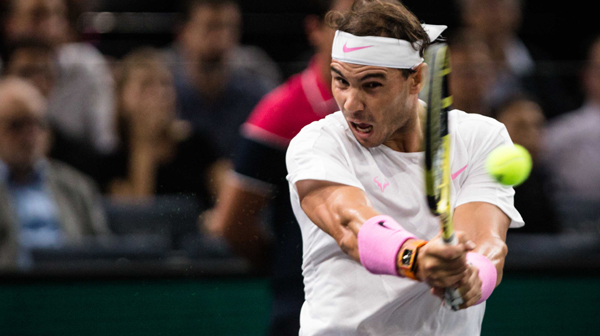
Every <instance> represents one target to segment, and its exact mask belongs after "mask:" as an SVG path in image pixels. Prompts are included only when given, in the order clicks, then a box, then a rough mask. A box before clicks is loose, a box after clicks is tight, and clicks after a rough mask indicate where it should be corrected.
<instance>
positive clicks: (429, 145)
mask: <svg viewBox="0 0 600 336" xmlns="http://www.w3.org/2000/svg"><path fill="white" fill-rule="evenodd" d="M425 62H426V63H427V64H428V65H429V76H428V78H427V82H426V85H425V87H424V92H423V95H422V97H423V98H425V101H426V102H427V113H426V117H425V134H424V136H425V189H426V194H427V204H428V205H429V210H430V211H431V213H432V214H434V215H435V216H439V218H440V221H441V224H442V238H443V239H444V242H445V243H446V244H448V245H456V244H458V240H457V238H456V236H455V234H454V225H453V223H452V209H451V208H450V183H451V181H452V180H451V179H450V134H449V128H448V112H449V111H450V109H451V105H452V95H451V94H450V91H449V90H448V77H449V75H450V55H449V52H448V46H447V45H446V44H445V43H434V44H432V45H431V46H430V47H429V48H428V49H427V50H426V52H425ZM445 299H446V304H447V306H448V307H451V308H452V310H458V306H459V305H461V304H462V303H463V300H462V297H461V295H460V293H459V292H458V290H457V289H446V293H445Z"/></svg>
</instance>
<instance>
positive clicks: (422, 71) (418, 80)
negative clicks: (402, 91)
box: [409, 62, 429, 94]
mask: <svg viewBox="0 0 600 336" xmlns="http://www.w3.org/2000/svg"><path fill="white" fill-rule="evenodd" d="M415 71H416V72H415V73H413V74H411V75H410V77H409V79H410V93H411V94H418V93H419V92H421V90H422V89H423V86H424V85H425V83H426V81H427V76H428V74H429V66H428V65H427V63H425V62H423V63H421V64H419V65H418V66H417V67H416V68H415Z"/></svg>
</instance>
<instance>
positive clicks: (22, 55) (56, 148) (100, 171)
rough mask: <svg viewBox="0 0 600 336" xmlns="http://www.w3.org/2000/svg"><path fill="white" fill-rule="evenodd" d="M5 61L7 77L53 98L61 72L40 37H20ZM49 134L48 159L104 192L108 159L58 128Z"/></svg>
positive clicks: (6, 50) (52, 51) (51, 49)
mask: <svg viewBox="0 0 600 336" xmlns="http://www.w3.org/2000/svg"><path fill="white" fill-rule="evenodd" d="M3 59H4V61H5V67H4V75H12V76H16V77H20V78H23V79H26V80H29V81H31V82H32V83H33V84H34V85H35V86H36V87H37V88H38V89H39V90H40V91H41V92H42V94H43V95H44V96H45V97H46V98H47V99H51V98H52V96H53V95H52V93H53V92H54V88H55V86H56V81H57V77H58V70H59V69H58V62H57V55H56V52H55V49H54V48H53V47H52V45H50V44H49V43H47V42H45V41H44V40H41V39H37V38H19V39H16V40H14V41H12V42H11V43H10V44H9V45H8V47H7V48H6V49H5V52H4V55H3ZM49 131H50V133H51V138H52V141H51V146H50V147H51V149H50V152H49V156H50V157H52V158H55V159H58V160H60V161H63V162H66V163H69V164H70V165H71V166H73V167H74V168H76V169H78V170H80V171H82V172H85V173H86V174H88V175H90V176H91V177H93V178H94V179H95V180H96V182H97V183H99V184H100V186H101V187H102V189H103V190H104V191H105V189H106V184H107V181H108V179H109V178H110V177H111V176H110V175H109V174H108V173H109V172H108V171H107V170H106V169H105V168H104V167H103V166H104V165H105V164H106V160H107V159H108V156H107V155H99V153H97V151H94V150H93V149H91V148H90V146H87V145H85V144H81V143H79V142H75V141H72V140H71V139H70V138H68V137H66V136H65V134H64V133H63V132H61V131H60V130H58V129H56V128H54V129H52V130H49Z"/></svg>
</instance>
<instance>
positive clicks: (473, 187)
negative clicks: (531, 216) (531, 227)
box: [456, 121, 524, 228]
mask: <svg viewBox="0 0 600 336" xmlns="http://www.w3.org/2000/svg"><path fill="white" fill-rule="evenodd" d="M478 124H479V126H486V127H476V128H477V129H478V130H477V131H476V132H475V134H473V137H469V139H468V140H467V141H465V145H466V147H467V152H468V153H469V163H468V167H469V168H468V170H467V171H466V172H465V173H466V174H467V176H466V179H465V180H464V182H463V183H462V185H461V187H460V190H459V191H458V193H457V198H456V207H458V206H459V205H462V204H465V203H470V202H486V203H491V204H493V205H495V206H497V207H498V208H500V210H502V211H503V212H504V213H505V214H506V215H507V216H508V217H509V218H510V219H511V223H510V227H511V228H518V227H522V226H523V225H524V222H523V218H522V217H521V215H520V214H519V212H518V211H517V209H516V208H515V206H514V195H515V191H514V189H513V188H512V187H510V186H505V185H502V184H500V183H498V182H496V181H494V180H493V179H492V178H491V177H490V176H489V174H488V173H487V172H486V169H485V161H486V158H487V156H488V155H489V153H490V152H491V151H492V150H494V149H495V148H496V147H499V146H501V145H512V144H513V143H512V140H511V139H510V136H509V135H508V132H507V131H506V128H505V127H504V125H502V124H500V123H497V122H495V121H494V122H493V124H492V125H490V124H489V123H478ZM472 126H473V125H469V127H472ZM487 126H493V127H491V128H490V127H487Z"/></svg>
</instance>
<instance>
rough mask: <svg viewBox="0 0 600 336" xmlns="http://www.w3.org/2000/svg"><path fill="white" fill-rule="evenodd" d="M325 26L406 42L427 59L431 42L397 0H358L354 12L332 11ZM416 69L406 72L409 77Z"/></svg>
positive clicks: (355, 33) (419, 25)
mask: <svg viewBox="0 0 600 336" xmlns="http://www.w3.org/2000/svg"><path fill="white" fill-rule="evenodd" d="M325 23H326V24H327V25H328V26H329V27H331V28H333V29H336V30H340V31H343V32H346V33H350V34H352V35H356V36H381V37H391V38H395V39H399V40H405V41H408V42H410V43H411V44H412V46H413V48H414V49H415V50H417V51H418V52H419V55H421V57H423V54H424V51H425V49H426V48H427V47H428V46H429V44H430V43H431V41H430V40H429V36H428V35H427V33H426V32H425V30H424V29H423V27H422V26H421V23H420V22H419V19H417V17H416V16H415V15H414V14H413V13H412V12H411V11H409V10H408V9H407V8H406V7H404V5H402V4H401V3H400V2H397V1H395V0H363V1H356V2H355V3H354V4H353V5H352V8H351V9H350V11H348V12H346V13H340V12H337V11H330V12H329V13H327V15H326V17H325ZM413 72H414V70H411V69H402V73H403V74H404V76H405V77H408V75H409V74H411V73H413Z"/></svg>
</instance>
